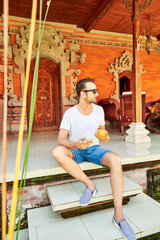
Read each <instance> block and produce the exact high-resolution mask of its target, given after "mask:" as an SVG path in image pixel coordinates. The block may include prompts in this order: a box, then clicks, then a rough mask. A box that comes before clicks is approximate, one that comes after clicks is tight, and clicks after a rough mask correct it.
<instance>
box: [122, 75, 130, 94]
mask: <svg viewBox="0 0 160 240" xmlns="http://www.w3.org/2000/svg"><path fill="white" fill-rule="evenodd" d="M131 80H132V75H131V73H128V72H123V73H121V74H120V75H119V95H122V93H123V92H128V91H131V84H132V83H131Z"/></svg>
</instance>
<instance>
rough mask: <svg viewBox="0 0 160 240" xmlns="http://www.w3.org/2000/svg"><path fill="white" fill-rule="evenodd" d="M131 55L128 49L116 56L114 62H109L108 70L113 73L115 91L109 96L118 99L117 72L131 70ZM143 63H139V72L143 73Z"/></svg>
mask: <svg viewBox="0 0 160 240" xmlns="http://www.w3.org/2000/svg"><path fill="white" fill-rule="evenodd" d="M132 64H133V57H132V54H131V53H130V52H129V51H124V52H123V53H122V55H121V56H120V57H119V58H116V59H115V61H114V63H110V66H109V69H108V71H109V72H110V73H112V74H113V81H114V82H115V91H114V94H113V95H112V96H111V97H113V98H115V99H119V74H120V73H122V72H125V71H128V72H132ZM144 73H145V71H144V70H143V65H142V64H141V74H144Z"/></svg>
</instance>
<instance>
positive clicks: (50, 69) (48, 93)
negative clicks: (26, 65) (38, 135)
mask: <svg viewBox="0 0 160 240" xmlns="http://www.w3.org/2000/svg"><path fill="white" fill-rule="evenodd" d="M34 66H35V59H34V60H32V63H31V70H30V81H29V88H28V110H29V109H30V101H31V100H30V99H31V90H32V82H33V75H34ZM59 82H60V81H59V65H58V64H56V63H54V62H52V61H51V60H49V59H46V58H40V62H39V71H38V84H37V95H36V104H35V113H34V121H33V129H32V130H33V131H47V130H57V129H58V127H59V122H60V101H59V100H60V83H59ZM28 116H29V111H28Z"/></svg>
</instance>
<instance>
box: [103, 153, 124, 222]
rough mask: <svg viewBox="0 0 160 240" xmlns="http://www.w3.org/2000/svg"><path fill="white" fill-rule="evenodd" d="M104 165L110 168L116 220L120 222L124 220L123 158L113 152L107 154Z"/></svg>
mask: <svg viewBox="0 0 160 240" xmlns="http://www.w3.org/2000/svg"><path fill="white" fill-rule="evenodd" d="M102 165H103V166H107V167H109V168H110V179H111V188H112V193H113V201H114V218H115V220H116V221H117V222H119V221H120V220H122V219H124V217H123V212H122V198H123V174H122V165H121V158H120V157H119V156H118V155H117V154H115V153H113V152H109V153H106V154H105V155H104V157H103V160H102Z"/></svg>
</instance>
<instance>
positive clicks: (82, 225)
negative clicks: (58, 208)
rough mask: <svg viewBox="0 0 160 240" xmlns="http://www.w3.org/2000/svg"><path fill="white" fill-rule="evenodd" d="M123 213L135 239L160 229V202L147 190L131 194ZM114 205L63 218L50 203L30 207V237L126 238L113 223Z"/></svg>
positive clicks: (59, 239)
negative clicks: (44, 205) (149, 194)
mask: <svg viewBox="0 0 160 240" xmlns="http://www.w3.org/2000/svg"><path fill="white" fill-rule="evenodd" d="M123 213H124V216H125V218H126V219H127V221H128V222H129V224H130V226H131V227H132V229H133V231H134V232H135V234H136V239H139V238H141V237H145V236H149V235H152V234H154V233H158V232H160V204H159V203H158V202H156V201H154V200H153V199H151V198H150V197H148V196H147V195H146V194H144V193H141V194H138V195H137V196H135V197H132V198H131V200H130V202H129V203H128V204H127V205H124V206H123ZM113 214H114V209H113V208H110V209H105V210H101V211H98V212H93V213H88V214H85V215H82V216H77V217H73V218H68V219H63V218H62V216H61V214H59V213H57V212H53V211H52V207H51V206H46V207H41V208H35V209H31V210H28V211H27V217H28V231H29V240H46V239H47V240H53V239H55V240H64V239H65V240H72V239H76V240H82V239H83V240H106V239H107V240H115V239H119V240H120V239H121V240H122V239H124V238H123V237H122V235H121V232H120V231H119V230H118V229H117V228H116V227H115V226H114V224H113V223H112V217H113Z"/></svg>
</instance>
